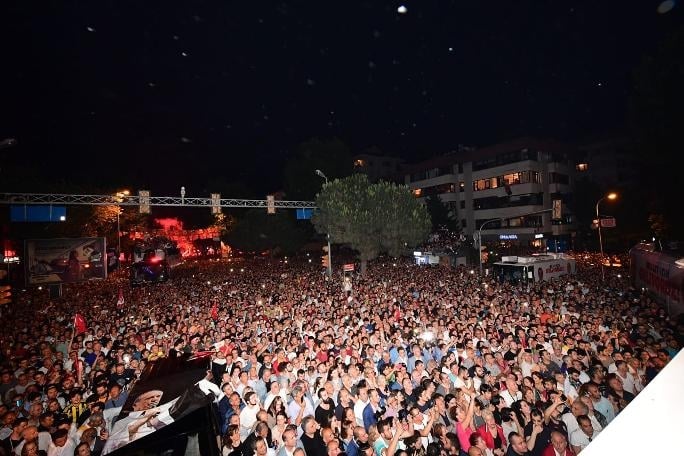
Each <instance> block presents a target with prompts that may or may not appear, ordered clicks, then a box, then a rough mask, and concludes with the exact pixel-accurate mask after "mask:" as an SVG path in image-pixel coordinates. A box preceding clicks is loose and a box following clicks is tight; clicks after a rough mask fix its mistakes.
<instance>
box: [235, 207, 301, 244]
mask: <svg viewBox="0 0 684 456" xmlns="http://www.w3.org/2000/svg"><path fill="white" fill-rule="evenodd" d="M307 238H308V235H307V232H306V229H305V228H304V227H303V226H301V225H299V224H298V223H297V221H296V220H295V218H294V214H293V213H292V212H291V211H287V212H286V211H278V212H277V213H276V214H267V213H266V210H264V209H250V210H249V211H247V212H246V213H245V214H244V216H243V217H242V218H240V219H238V221H237V223H235V226H234V227H233V229H232V231H230V232H229V233H227V234H226V235H225V236H223V239H224V241H225V242H226V243H228V244H229V245H230V246H231V247H235V248H237V249H240V250H244V251H250V252H261V251H264V250H274V249H280V250H281V251H282V252H283V253H285V254H288V253H293V252H296V251H297V250H299V249H300V248H301V247H302V246H303V245H304V243H305V242H306V240H307Z"/></svg>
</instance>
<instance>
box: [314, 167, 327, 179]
mask: <svg viewBox="0 0 684 456" xmlns="http://www.w3.org/2000/svg"><path fill="white" fill-rule="evenodd" d="M316 174H317V175H318V176H320V177H322V178H323V179H325V174H323V171H321V170H320V169H317V170H316Z"/></svg>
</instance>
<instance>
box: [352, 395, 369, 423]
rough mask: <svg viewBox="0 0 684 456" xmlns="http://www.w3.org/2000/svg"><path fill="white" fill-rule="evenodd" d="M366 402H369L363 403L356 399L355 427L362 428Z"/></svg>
mask: <svg viewBox="0 0 684 456" xmlns="http://www.w3.org/2000/svg"><path fill="white" fill-rule="evenodd" d="M368 402H369V401H365V402H364V401H362V400H361V399H357V401H356V403H355V404H354V417H355V418H356V425H357V426H363V409H365V408H366V405H368Z"/></svg>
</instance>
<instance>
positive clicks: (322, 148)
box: [283, 138, 353, 200]
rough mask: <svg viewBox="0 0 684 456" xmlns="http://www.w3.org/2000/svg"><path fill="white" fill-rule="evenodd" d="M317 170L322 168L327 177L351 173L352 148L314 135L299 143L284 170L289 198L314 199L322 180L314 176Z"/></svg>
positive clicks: (336, 140)
mask: <svg viewBox="0 0 684 456" xmlns="http://www.w3.org/2000/svg"><path fill="white" fill-rule="evenodd" d="M316 169H320V170H321V171H323V172H324V173H325V175H326V176H327V177H328V179H336V178H339V177H344V176H349V175H350V174H351V173H352V171H353V164H352V154H351V150H350V149H349V147H347V145H346V144H345V143H343V142H342V141H341V140H339V139H337V138H333V139H329V140H326V139H319V138H313V139H310V140H308V141H306V142H304V143H302V144H300V145H299V146H298V147H297V151H296V153H295V155H294V157H293V158H292V159H290V160H289V161H288V162H287V163H286V165H285V169H284V170H283V174H284V176H283V177H284V187H285V195H286V196H287V199H289V200H311V199H313V197H314V195H316V193H317V192H318V191H319V190H320V189H321V185H322V183H323V182H322V181H321V178H320V177H318V176H316V175H315V171H316Z"/></svg>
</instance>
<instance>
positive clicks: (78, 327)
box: [74, 313, 88, 335]
mask: <svg viewBox="0 0 684 456" xmlns="http://www.w3.org/2000/svg"><path fill="white" fill-rule="evenodd" d="M87 330H88V327H87V326H86V321H85V318H83V315H81V314H80V313H77V314H76V316H74V331H76V334H77V335H78V334H81V333H84V332H86V331H87Z"/></svg>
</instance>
